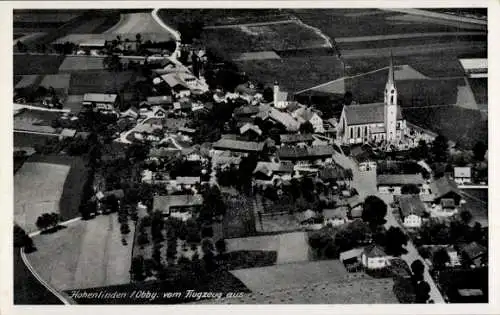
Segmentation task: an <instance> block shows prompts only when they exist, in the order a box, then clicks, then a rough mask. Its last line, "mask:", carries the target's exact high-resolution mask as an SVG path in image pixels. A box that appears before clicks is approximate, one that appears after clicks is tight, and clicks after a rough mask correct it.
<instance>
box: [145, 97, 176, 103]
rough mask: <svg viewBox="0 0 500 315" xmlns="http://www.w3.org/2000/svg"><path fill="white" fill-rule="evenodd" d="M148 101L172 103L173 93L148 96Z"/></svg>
mask: <svg viewBox="0 0 500 315" xmlns="http://www.w3.org/2000/svg"><path fill="white" fill-rule="evenodd" d="M146 102H147V103H148V104H150V105H161V104H170V103H172V96H171V95H162V96H149V97H148V98H146Z"/></svg>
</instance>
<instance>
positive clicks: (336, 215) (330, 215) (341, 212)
mask: <svg viewBox="0 0 500 315" xmlns="http://www.w3.org/2000/svg"><path fill="white" fill-rule="evenodd" d="M323 217H324V218H325V219H345V218H347V213H346V209H345V208H341V207H339V208H336V209H323Z"/></svg>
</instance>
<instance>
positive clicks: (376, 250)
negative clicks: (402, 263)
mask: <svg viewBox="0 0 500 315" xmlns="http://www.w3.org/2000/svg"><path fill="white" fill-rule="evenodd" d="M363 252H364V254H365V255H366V257H368V258H374V257H385V256H387V254H386V253H385V251H384V249H383V248H382V247H380V246H379V245H377V244H371V245H368V246H366V247H365V249H364V251H363Z"/></svg>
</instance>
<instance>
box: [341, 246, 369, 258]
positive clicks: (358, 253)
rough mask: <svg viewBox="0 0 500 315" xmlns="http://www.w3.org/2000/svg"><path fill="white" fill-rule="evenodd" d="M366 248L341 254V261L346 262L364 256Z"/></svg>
mask: <svg viewBox="0 0 500 315" xmlns="http://www.w3.org/2000/svg"><path fill="white" fill-rule="evenodd" d="M363 251H364V248H353V249H350V250H348V251H345V252H342V253H340V256H339V260H340V261H344V260H348V259H352V258H356V257H361V254H363Z"/></svg>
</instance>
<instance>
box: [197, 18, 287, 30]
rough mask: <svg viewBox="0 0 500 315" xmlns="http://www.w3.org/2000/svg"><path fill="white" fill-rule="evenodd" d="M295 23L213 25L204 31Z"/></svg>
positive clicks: (285, 21) (270, 22)
mask: <svg viewBox="0 0 500 315" xmlns="http://www.w3.org/2000/svg"><path fill="white" fill-rule="evenodd" d="M293 22H296V20H292V19H289V20H283V21H269V22H259V23H243V24H228V25H213V26H205V27H204V28H203V29H205V30H215V29H220V28H239V27H252V26H265V25H276V24H288V23H293Z"/></svg>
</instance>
